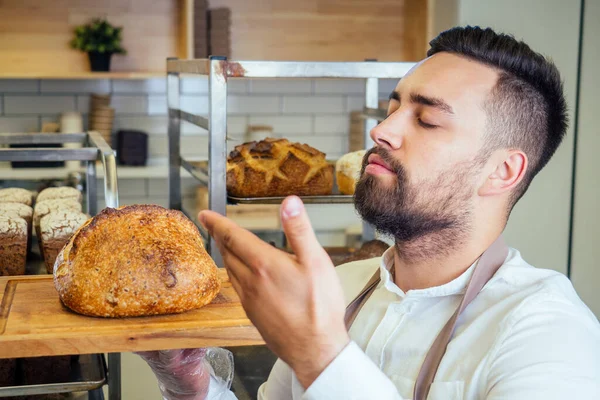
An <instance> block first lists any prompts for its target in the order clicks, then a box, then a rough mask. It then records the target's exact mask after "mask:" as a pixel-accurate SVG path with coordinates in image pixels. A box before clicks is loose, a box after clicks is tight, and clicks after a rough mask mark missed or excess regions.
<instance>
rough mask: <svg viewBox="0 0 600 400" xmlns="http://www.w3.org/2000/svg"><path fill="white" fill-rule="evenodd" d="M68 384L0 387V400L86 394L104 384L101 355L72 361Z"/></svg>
mask: <svg viewBox="0 0 600 400" xmlns="http://www.w3.org/2000/svg"><path fill="white" fill-rule="evenodd" d="M71 366H72V370H71V376H70V377H69V381H68V382H59V383H46V384H39V385H26V386H4V387H0V398H2V397H8V396H29V395H37V394H50V393H71V392H87V391H90V390H94V389H98V388H100V387H102V386H103V385H104V384H106V363H105V361H104V357H103V356H102V355H101V354H84V355H80V356H79V357H78V359H74V360H73V361H72V364H71Z"/></svg>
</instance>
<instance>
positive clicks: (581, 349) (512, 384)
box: [485, 300, 600, 400]
mask: <svg viewBox="0 0 600 400" xmlns="http://www.w3.org/2000/svg"><path fill="white" fill-rule="evenodd" d="M527 308H529V307H527ZM511 323H512V326H511V327H510V329H509V330H508V333H507V334H506V335H505V337H504V338H502V341H501V343H500V345H499V346H498V347H497V349H496V350H495V354H492V361H491V363H490V369H489V374H488V380H487V382H488V384H487V388H486V395H485V398H486V399H488V400H497V399H513V400H525V399H527V400H538V399H539V400H542V399H543V400H558V399H561V400H564V399H600V357H599V355H600V328H599V327H598V322H597V320H595V318H594V317H593V316H592V315H591V313H590V314H589V315H588V314H587V313H584V312H582V311H581V308H578V307H576V306H575V305H573V304H572V303H569V302H567V301H561V300H551V301H541V302H539V303H538V304H537V305H536V306H535V307H533V308H530V311H529V312H527V314H526V315H524V314H521V315H516V316H515V317H513V318H512V321H511Z"/></svg>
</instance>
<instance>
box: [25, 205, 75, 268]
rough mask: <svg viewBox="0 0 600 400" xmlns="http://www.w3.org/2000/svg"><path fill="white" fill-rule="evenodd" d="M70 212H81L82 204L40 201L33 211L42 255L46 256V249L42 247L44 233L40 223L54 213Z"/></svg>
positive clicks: (34, 225) (34, 224)
mask: <svg viewBox="0 0 600 400" xmlns="http://www.w3.org/2000/svg"><path fill="white" fill-rule="evenodd" d="M61 210H69V211H74V212H81V203H80V202H79V201H77V200H75V199H53V200H45V201H38V202H37V203H36V204H35V208H34V209H33V227H34V229H35V234H36V236H37V238H38V242H39V245H40V254H41V255H42V257H43V256H44V248H43V246H42V240H41V238H42V231H41V230H40V221H41V220H42V218H43V217H45V216H46V215H48V214H50V213H51V212H54V211H61Z"/></svg>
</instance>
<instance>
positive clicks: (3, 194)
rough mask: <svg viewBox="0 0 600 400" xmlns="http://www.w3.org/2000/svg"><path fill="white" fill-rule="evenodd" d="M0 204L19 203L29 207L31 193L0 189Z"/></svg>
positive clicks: (18, 189)
mask: <svg viewBox="0 0 600 400" xmlns="http://www.w3.org/2000/svg"><path fill="white" fill-rule="evenodd" d="M0 203H21V204H26V205H28V206H31V204H32V203H33V193H32V192H30V191H29V190H27V189H21V188H7V189H0Z"/></svg>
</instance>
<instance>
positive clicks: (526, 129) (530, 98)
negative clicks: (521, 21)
mask: <svg viewBox="0 0 600 400" xmlns="http://www.w3.org/2000/svg"><path fill="white" fill-rule="evenodd" d="M429 45H430V46H431V48H430V49H429V51H428V52H427V56H428V57H429V56H431V55H433V54H436V53H440V52H449V53H454V54H457V55H460V56H464V57H467V58H469V59H471V60H474V61H478V62H481V63H483V64H487V65H489V66H491V67H493V68H496V69H498V70H499V72H500V75H499V78H498V82H497V83H496V85H495V87H494V89H493V90H492V93H491V96H490V98H489V99H488V101H486V104H485V110H486V112H487V114H488V129H486V135H487V138H486V139H487V140H486V145H485V150H486V151H489V152H491V151H493V150H495V149H498V148H516V149H520V150H522V151H523V152H524V153H525V154H527V158H528V160H529V168H528V170H527V172H526V174H525V176H524V178H523V181H522V182H521V185H520V186H519V187H518V188H517V189H516V190H515V192H514V193H513V195H512V197H511V204H509V210H510V209H512V207H513V206H514V204H515V203H516V202H517V201H518V200H519V199H520V198H521V196H523V194H525V192H526V191H527V188H528V187H529V185H530V183H531V181H532V180H533V178H534V177H535V175H537V173H538V172H539V171H540V170H541V169H542V168H543V167H544V166H545V165H546V164H547V163H548V161H549V160H550V158H551V157H552V155H553V154H554V153H555V151H556V149H557V148H558V146H559V145H560V143H561V141H562V139H563V137H564V136H565V133H566V129H567V124H568V117H567V104H566V101H565V97H564V94H563V86H562V81H561V78H560V74H559V72H558V69H557V68H556V65H554V64H553V63H552V61H550V60H548V59H546V58H545V57H544V56H542V55H541V54H539V53H536V52H535V51H533V50H531V48H529V46H528V45H527V44H525V43H523V42H522V41H518V40H516V39H515V38H514V37H513V36H510V35H506V34H498V33H496V32H494V31H493V30H492V29H490V28H487V29H481V28H480V27H472V26H467V27H457V28H452V29H449V30H447V31H445V32H442V33H440V34H439V35H438V36H437V37H436V38H435V39H433V40H432V41H431V42H429Z"/></svg>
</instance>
